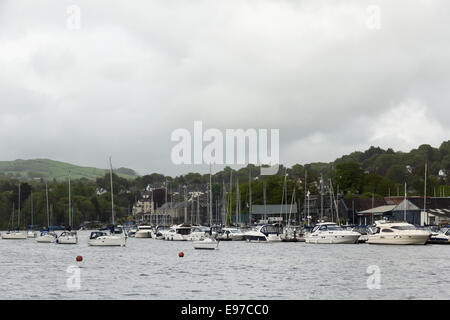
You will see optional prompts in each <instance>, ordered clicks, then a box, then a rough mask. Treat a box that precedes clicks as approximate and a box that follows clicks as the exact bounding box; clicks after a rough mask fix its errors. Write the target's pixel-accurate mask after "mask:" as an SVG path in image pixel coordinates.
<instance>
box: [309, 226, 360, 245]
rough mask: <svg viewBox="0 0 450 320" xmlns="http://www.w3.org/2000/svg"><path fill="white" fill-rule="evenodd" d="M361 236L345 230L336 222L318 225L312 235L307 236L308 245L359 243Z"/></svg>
mask: <svg viewBox="0 0 450 320" xmlns="http://www.w3.org/2000/svg"><path fill="white" fill-rule="evenodd" d="M360 236H361V234H360V233H359V232H355V231H349V230H345V229H344V228H342V227H340V226H338V225H337V224H336V223H334V222H322V223H319V224H317V225H316V226H315V227H314V229H313V230H312V232H311V233H308V234H306V235H305V242H306V243H319V244H322V243H324V244H325V243H357V242H358V239H359V237H360Z"/></svg>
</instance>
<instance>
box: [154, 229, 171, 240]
mask: <svg viewBox="0 0 450 320" xmlns="http://www.w3.org/2000/svg"><path fill="white" fill-rule="evenodd" d="M169 230H170V227H168V226H157V227H156V228H155V229H154V230H153V231H152V238H153V239H156V240H164V239H165V237H166V232H168V231H169Z"/></svg>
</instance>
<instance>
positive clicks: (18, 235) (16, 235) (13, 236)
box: [2, 232, 28, 240]
mask: <svg viewBox="0 0 450 320" xmlns="http://www.w3.org/2000/svg"><path fill="white" fill-rule="evenodd" d="M2 239H4V240H26V239H28V235H27V234H26V233H23V232H12V233H3V234H2Z"/></svg>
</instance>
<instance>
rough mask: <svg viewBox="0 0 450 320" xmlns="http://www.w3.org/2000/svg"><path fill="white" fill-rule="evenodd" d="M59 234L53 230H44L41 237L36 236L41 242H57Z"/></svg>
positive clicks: (37, 240)
mask: <svg viewBox="0 0 450 320" xmlns="http://www.w3.org/2000/svg"><path fill="white" fill-rule="evenodd" d="M57 237H58V236H57V234H56V233H55V232H53V231H46V230H45V231H42V232H41V234H40V235H39V237H37V238H36V242H39V243H55V242H56V238H57Z"/></svg>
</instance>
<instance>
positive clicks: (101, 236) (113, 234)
mask: <svg viewBox="0 0 450 320" xmlns="http://www.w3.org/2000/svg"><path fill="white" fill-rule="evenodd" d="M109 165H110V170H109V175H110V181H111V218H112V227H111V230H110V232H109V234H108V233H107V232H104V231H94V232H92V233H91V235H90V237H89V240H88V245H90V246H120V247H124V246H125V244H126V241H127V238H126V236H125V233H124V231H123V229H122V228H118V227H115V224H114V190H113V180H112V163H111V157H110V158H109Z"/></svg>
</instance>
